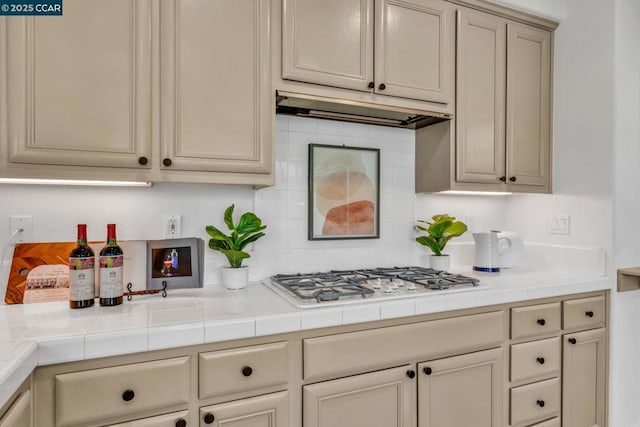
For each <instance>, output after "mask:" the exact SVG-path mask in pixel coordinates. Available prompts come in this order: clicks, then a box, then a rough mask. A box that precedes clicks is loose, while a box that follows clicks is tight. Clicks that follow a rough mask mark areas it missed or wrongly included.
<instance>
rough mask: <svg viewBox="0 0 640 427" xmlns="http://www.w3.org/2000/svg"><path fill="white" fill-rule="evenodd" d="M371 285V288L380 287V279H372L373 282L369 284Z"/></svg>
mask: <svg viewBox="0 0 640 427" xmlns="http://www.w3.org/2000/svg"><path fill="white" fill-rule="evenodd" d="M371 287H372V288H373V289H382V279H376V280H374V282H373V284H372V285H371Z"/></svg>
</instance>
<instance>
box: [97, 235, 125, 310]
mask: <svg viewBox="0 0 640 427" xmlns="http://www.w3.org/2000/svg"><path fill="white" fill-rule="evenodd" d="M123 261H124V256H123V252H122V249H121V248H120V246H118V242H117V241H116V225H115V224H107V245H106V246H105V247H104V248H102V250H101V251H100V305H105V306H112V305H120V304H122V294H123V278H122V270H123Z"/></svg>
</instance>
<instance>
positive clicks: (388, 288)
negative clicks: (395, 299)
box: [384, 286, 398, 294]
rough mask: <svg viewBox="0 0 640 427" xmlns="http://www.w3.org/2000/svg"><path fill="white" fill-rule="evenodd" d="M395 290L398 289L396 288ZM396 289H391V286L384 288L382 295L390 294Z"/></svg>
mask: <svg viewBox="0 0 640 427" xmlns="http://www.w3.org/2000/svg"><path fill="white" fill-rule="evenodd" d="M396 289H398V288H397V287H396ZM396 289H393V288H392V287H391V286H387V287H386V288H384V293H385V294H392V293H393V292H394V291H395V290H396Z"/></svg>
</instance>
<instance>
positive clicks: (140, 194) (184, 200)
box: [0, 116, 417, 295]
mask: <svg viewBox="0 0 640 427" xmlns="http://www.w3.org/2000/svg"><path fill="white" fill-rule="evenodd" d="M276 122H277V129H278V130H277V138H276V140H277V141H276V145H277V147H276V153H277V154H276V157H277V185H276V186H275V187H273V188H268V189H263V190H258V191H254V190H253V189H252V188H251V187H248V186H221V185H204V184H155V185H154V186H153V187H151V188H104V187H95V188H94V187H44V186H24V185H14V186H0V201H2V202H1V203H0V252H1V251H2V250H3V248H4V246H5V243H6V242H7V239H8V237H9V217H10V216H11V215H21V214H26V215H33V224H34V230H33V236H34V241H38V242H48V241H52V242H53V241H73V240H75V232H76V224H78V223H87V225H88V233H89V239H90V240H98V241H99V240H103V239H104V238H105V233H106V224H107V223H110V222H113V223H116V224H117V226H118V230H117V232H118V239H120V240H152V239H162V238H164V227H163V219H164V215H165V214H180V215H182V236H184V237H200V238H203V239H205V242H207V241H208V237H207V235H206V233H205V231H204V228H205V226H206V225H209V224H211V225H215V226H217V227H219V228H221V229H226V228H225V226H224V223H223V221H222V214H223V212H224V210H225V208H226V207H227V206H229V205H230V204H231V203H235V204H236V212H238V213H239V212H244V211H247V210H254V211H255V212H256V214H258V216H260V217H261V218H262V219H263V220H264V222H265V223H266V224H267V225H268V229H267V231H266V232H267V236H265V237H264V238H263V239H262V240H260V241H258V242H257V243H256V245H255V246H254V248H252V252H251V254H252V257H251V259H249V260H247V261H246V264H247V265H249V266H250V267H251V268H250V272H251V276H252V278H253V279H256V280H257V279H261V278H263V277H265V276H267V275H271V274H275V273H284V272H303V271H318V270H327V269H337V268H349V267H365V266H369V267H373V266H377V265H378V266H392V265H399V264H403V265H406V264H412V263H414V262H415V261H414V256H415V254H416V251H417V248H416V246H417V245H416V243H415V242H414V241H413V239H412V236H413V229H412V226H413V219H414V202H415V195H414V185H413V176H414V163H413V152H414V137H413V132H412V131H408V130H404V129H393V128H386V127H381V126H370V125H360V124H351V123H341V122H333V121H327V120H318V119H301V118H289V117H287V116H278V118H277V121H276ZM308 143H322V144H338V145H342V144H344V145H349V146H358V147H373V148H379V149H380V150H381V171H380V175H381V193H380V199H381V206H382V208H381V216H380V218H381V230H380V239H379V240H349V241H322V242H318V241H313V242H311V241H308V240H307V220H306V218H307V199H306V197H307V147H308V145H307V144H308ZM11 249H12V248H11ZM205 252H206V257H205V282H206V283H217V282H219V280H220V267H221V266H223V265H226V259H225V258H224V257H223V256H222V255H220V254H219V253H217V252H213V251H211V250H209V249H206V251H205ZM11 253H12V250H10V251H8V255H7V256H6V258H7V259H10V255H11ZM7 274H8V266H6V267H5V268H4V270H3V274H2V275H0V281H1V283H2V286H0V293H2V294H3V295H4V290H3V289H4V286H6V277H7V276H6V275H7Z"/></svg>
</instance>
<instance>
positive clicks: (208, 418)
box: [204, 412, 216, 424]
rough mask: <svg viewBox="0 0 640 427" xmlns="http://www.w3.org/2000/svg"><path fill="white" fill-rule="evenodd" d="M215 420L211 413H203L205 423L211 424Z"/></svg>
mask: <svg viewBox="0 0 640 427" xmlns="http://www.w3.org/2000/svg"><path fill="white" fill-rule="evenodd" d="M215 420H216V417H214V416H213V414H212V413H210V412H209V413H207V414H205V415H204V423H205V424H213V422H214V421H215Z"/></svg>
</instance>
